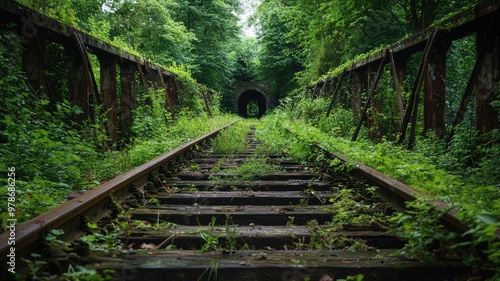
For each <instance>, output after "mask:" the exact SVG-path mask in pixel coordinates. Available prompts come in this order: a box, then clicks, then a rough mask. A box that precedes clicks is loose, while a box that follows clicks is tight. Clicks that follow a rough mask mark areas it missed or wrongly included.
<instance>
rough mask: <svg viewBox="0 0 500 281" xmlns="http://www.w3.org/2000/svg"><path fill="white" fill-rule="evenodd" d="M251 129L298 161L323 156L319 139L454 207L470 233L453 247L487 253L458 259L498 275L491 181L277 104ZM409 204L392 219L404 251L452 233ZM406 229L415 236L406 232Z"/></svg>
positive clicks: (495, 191)
mask: <svg viewBox="0 0 500 281" xmlns="http://www.w3.org/2000/svg"><path fill="white" fill-rule="evenodd" d="M285 128H288V129H289V130H290V131H291V133H290V132H287V131H286V129H285ZM255 135H256V137H257V139H259V140H260V141H262V142H264V143H266V144H267V145H269V146H271V147H273V148H275V149H280V150H282V151H283V152H286V153H289V154H291V155H293V156H294V157H296V158H297V159H298V160H300V161H310V162H315V161H322V160H324V156H323V155H322V154H321V153H318V151H317V150H316V149H315V148H314V146H315V144H321V145H323V146H324V147H326V148H327V149H328V150H329V151H334V152H340V153H343V154H345V155H347V156H348V157H349V159H350V161H359V162H361V163H364V164H366V165H368V166H371V167H373V168H375V169H377V170H379V171H381V172H383V173H385V174H387V175H389V176H392V177H394V178H396V179H398V180H401V181H403V182H405V183H406V184H408V185H411V186H413V187H415V188H417V189H419V190H421V191H423V192H425V193H427V194H430V195H432V196H435V197H437V198H438V199H441V200H443V201H445V202H446V203H448V204H450V205H451V206H453V207H455V208H458V209H459V210H460V213H459V216H460V218H461V219H462V220H463V221H464V222H465V223H467V224H468V225H469V227H470V230H469V231H468V232H467V233H466V234H471V235H472V236H473V237H474V238H473V241H472V242H467V243H462V244H460V245H457V246H455V247H458V246H465V247H469V246H479V245H481V246H482V247H483V249H484V250H483V252H484V254H485V255H486V256H487V261H484V260H483V261H481V260H479V259H477V258H476V257H468V258H466V259H465V260H464V262H467V263H469V264H476V265H479V266H480V267H482V268H487V269H490V270H491V269H492V270H494V271H495V273H496V277H498V276H500V271H499V270H498V269H497V268H499V265H500V242H499V241H498V238H497V236H498V232H499V231H500V230H499V229H500V222H499V221H500V220H499V219H500V189H499V188H498V187H496V186H495V185H492V184H484V183H481V182H478V181H476V180H475V179H476V178H477V177H470V178H466V177H463V176H461V175H458V174H453V173H451V172H449V171H446V170H444V169H440V168H438V166H437V165H436V164H435V163H433V161H432V158H431V157H428V156H426V155H425V154H424V153H419V152H409V151H407V150H406V149H404V148H402V147H398V146H395V145H394V144H392V143H390V142H382V143H378V144H376V143H372V142H369V141H365V140H362V141H358V142H351V141H349V140H346V139H345V138H342V137H339V136H336V135H334V134H331V133H330V134H328V133H325V132H323V131H321V130H319V129H317V128H315V127H313V126H311V125H308V124H306V123H304V122H302V121H300V120H294V121H292V120H290V117H288V115H287V114H286V113H285V112H283V111H280V110H277V111H276V112H275V114H274V115H272V116H268V117H267V118H265V120H264V122H262V123H261V124H259V126H257V129H256V132H255ZM296 136H298V137H296ZM332 164H338V163H334V162H332ZM348 165H351V166H352V164H348ZM485 176H486V175H485ZM409 209H410V210H411V212H410V213H408V214H404V215H403V214H401V215H399V216H396V217H395V218H394V219H393V220H394V222H395V223H396V224H399V225H400V228H399V229H397V230H396V231H399V232H400V233H402V234H403V235H409V236H408V237H409V238H410V239H411V241H410V244H409V245H407V247H406V248H405V249H404V253H405V254H412V255H413V256H416V257H419V256H420V257H422V256H423V255H424V253H423V252H424V251H425V250H426V249H425V248H426V246H425V245H428V244H429V243H433V242H435V241H440V242H443V243H444V242H445V241H444V240H450V239H452V238H453V237H445V236H446V235H444V234H443V233H444V232H443V231H442V229H441V228H440V227H439V224H438V218H439V216H440V214H436V213H435V212H432V211H429V207H428V205H427V204H426V202H423V201H417V203H413V205H412V206H409ZM434 230H435V231H434ZM412 233H413V234H414V235H415V236H413V237H412V236H411V235H412ZM417 236H418V237H417ZM423 245H424V246H423ZM496 277H494V278H496Z"/></svg>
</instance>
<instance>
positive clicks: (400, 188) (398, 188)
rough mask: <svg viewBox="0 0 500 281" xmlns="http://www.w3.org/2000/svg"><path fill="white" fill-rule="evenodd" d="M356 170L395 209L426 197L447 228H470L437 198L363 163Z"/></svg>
mask: <svg viewBox="0 0 500 281" xmlns="http://www.w3.org/2000/svg"><path fill="white" fill-rule="evenodd" d="M316 146H317V147H318V148H319V149H321V150H322V151H323V152H324V153H325V154H326V155H327V156H329V157H330V158H331V159H333V158H337V159H339V160H341V161H342V162H344V163H347V162H348V161H349V158H348V157H347V156H345V155H343V154H341V153H338V152H330V151H328V150H327V149H326V148H324V147H322V146H321V145H316ZM354 170H355V171H356V172H358V173H359V174H360V175H362V176H364V177H365V178H367V179H369V180H370V181H372V182H374V183H376V184H377V185H379V186H380V187H383V188H384V189H385V190H386V191H388V192H389V193H390V194H389V195H388V194H384V193H383V192H381V194H379V196H381V197H384V199H386V200H387V201H388V203H389V204H391V205H392V206H393V207H395V208H397V209H403V210H404V209H405V205H404V203H405V202H406V201H414V200H417V199H418V198H420V197H425V198H427V199H429V200H430V202H431V204H432V205H433V206H434V207H435V208H436V209H437V210H439V211H443V212H444V213H443V214H442V216H441V220H442V222H443V223H445V225H446V226H448V227H451V228H452V229H453V230H455V231H458V232H462V233H463V232H465V231H467V230H468V229H469V228H468V227H467V226H466V225H465V224H464V223H463V222H462V221H461V220H460V219H459V218H458V217H457V214H458V210H457V209H454V208H451V207H450V206H449V205H448V204H446V203H445V202H443V201H440V200H437V199H436V198H434V197H432V196H430V195H428V194H426V193H424V192H422V191H420V190H417V189H415V188H414V187H412V186H409V185H407V184H405V183H403V182H401V181H399V180H397V179H395V178H392V177H390V176H388V175H386V174H384V173H381V172H379V171H377V170H376V169H374V168H371V167H369V166H367V165H365V164H363V163H360V162H354Z"/></svg>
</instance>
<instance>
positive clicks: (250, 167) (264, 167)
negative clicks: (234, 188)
mask: <svg viewBox="0 0 500 281" xmlns="http://www.w3.org/2000/svg"><path fill="white" fill-rule="evenodd" d="M267 161H268V159H267V158H265V157H252V158H250V159H248V160H245V162H244V163H242V164H241V165H240V166H239V167H236V168H231V169H226V170H225V172H227V173H229V174H231V175H233V176H232V177H231V178H236V179H238V180H244V181H245V180H247V181H250V180H255V178H256V176H259V175H265V174H266V173H271V172H278V171H279V166H276V165H271V164H269V163H268V162H267Z"/></svg>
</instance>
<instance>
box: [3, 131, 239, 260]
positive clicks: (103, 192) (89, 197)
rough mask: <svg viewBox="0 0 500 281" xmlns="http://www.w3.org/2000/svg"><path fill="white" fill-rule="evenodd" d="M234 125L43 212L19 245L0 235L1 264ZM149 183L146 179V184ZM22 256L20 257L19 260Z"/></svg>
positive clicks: (19, 235) (21, 230) (22, 232)
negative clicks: (50, 231) (51, 231)
mask: <svg viewBox="0 0 500 281" xmlns="http://www.w3.org/2000/svg"><path fill="white" fill-rule="evenodd" d="M232 124H234V122H232V123H229V124H227V125H225V126H223V127H222V128H219V129H217V130H214V131H212V132H210V133H208V134H205V135H203V136H201V137H199V138H197V139H195V140H192V141H190V142H187V143H185V144H183V145H180V146H179V147H177V148H175V149H174V150H171V151H169V152H167V153H165V154H163V155H161V156H159V157H157V158H155V159H153V160H151V161H149V162H147V163H144V164H142V165H140V166H138V167H136V168H133V169H132V170H130V171H128V172H126V173H124V174H121V175H119V176H117V177H115V178H114V179H112V180H110V181H107V182H105V183H103V184H102V185H100V186H98V187H96V188H94V189H92V190H89V191H87V192H85V193H83V194H82V195H80V196H78V197H76V198H74V199H71V200H69V201H68V202H65V203H63V204H62V205H60V206H58V207H56V208H54V209H52V210H50V211H48V212H46V213H43V214H41V215H39V216H37V217H35V218H33V219H31V220H29V221H27V222H25V223H23V224H21V225H19V226H17V227H16V231H15V245H9V244H8V241H9V238H10V231H6V232H4V233H2V234H0V262H2V263H3V262H4V261H5V260H6V259H7V255H8V254H9V253H10V249H11V247H15V249H16V253H17V252H20V251H22V250H23V249H24V248H27V247H29V246H30V245H32V244H33V243H36V242H37V241H40V240H41V239H42V238H43V235H44V234H45V233H46V232H47V231H48V230H50V229H54V228H58V227H61V226H62V225H64V224H66V223H68V222H74V221H75V220H76V219H78V218H79V217H80V218H81V216H82V215H83V214H84V213H85V212H86V211H87V210H89V209H90V208H91V207H93V206H95V205H97V204H99V203H100V202H103V201H104V200H106V199H107V198H109V196H110V195H112V194H113V193H115V192H117V191H119V190H123V189H126V188H127V187H129V186H131V185H132V184H134V183H136V182H137V181H140V180H141V179H144V178H146V179H147V177H148V176H149V174H150V173H151V172H152V171H154V170H155V169H158V168H160V167H161V166H162V165H164V164H166V163H169V162H170V161H172V160H175V159H176V157H178V156H182V155H184V154H185V153H186V152H188V151H190V150H191V149H192V148H194V147H196V146H197V145H198V144H201V143H203V142H205V141H206V140H208V139H210V138H212V137H214V136H215V135H217V134H218V133H219V132H220V131H222V130H223V129H225V128H227V127H229V126H231V125H232ZM145 182H146V181H145V180H144V183H145ZM17 258H19V256H18V255H17V254H16V259H17Z"/></svg>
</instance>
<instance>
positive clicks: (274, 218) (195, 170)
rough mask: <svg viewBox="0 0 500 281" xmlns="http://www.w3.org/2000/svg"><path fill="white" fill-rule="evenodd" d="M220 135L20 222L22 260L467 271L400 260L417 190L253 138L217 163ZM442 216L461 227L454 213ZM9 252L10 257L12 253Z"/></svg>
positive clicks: (434, 274) (291, 272)
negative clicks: (400, 226) (399, 219)
mask: <svg viewBox="0 0 500 281" xmlns="http://www.w3.org/2000/svg"><path fill="white" fill-rule="evenodd" d="M218 133H219V131H215V132H213V133H210V134H207V135H206V136H204V137H201V138H200V139H197V140H195V141H192V142H190V143H188V144H186V145H183V146H181V147H179V148H178V149H176V150H175V151H173V152H170V153H168V154H166V155H164V156H162V157H159V158H157V159H155V160H153V161H152V162H149V163H146V164H144V165H143V166H141V167H138V168H136V169H134V170H132V171H130V172H128V173H126V174H124V175H122V176H120V177H118V178H116V179H114V180H112V181H110V182H108V183H106V184H104V185H103V186H101V187H98V188H96V189H94V190H91V191H89V192H87V193H85V194H83V195H81V196H78V197H76V198H74V199H72V200H71V201H69V202H68V203H66V204H64V205H62V206H61V207H59V208H57V209H56V210H53V211H51V212H49V213H46V214H44V215H42V216H40V217H38V218H35V219H33V220H32V221H30V222H28V223H26V224H24V225H22V226H21V227H20V229H19V230H18V232H17V237H16V239H17V242H18V243H17V245H22V247H20V248H19V250H18V256H21V255H24V256H26V257H27V256H29V253H34V252H37V253H40V254H42V257H43V260H44V261H47V262H48V264H41V265H39V269H40V270H41V271H42V270H43V271H45V272H51V273H56V274H63V273H68V272H70V273H74V272H76V271H78V270H79V268H80V266H84V267H85V268H87V269H95V270H98V271H99V272H101V273H102V275H108V276H109V277H111V278H112V279H113V280H239V281H244V280H301V281H302V280H322V281H327V280H341V279H346V278H353V279H350V280H459V279H460V278H462V277H463V276H466V275H467V274H468V273H469V271H470V269H469V268H466V267H464V266H463V264H462V262H461V260H460V259H458V258H456V257H441V258H438V259H436V260H435V261H434V262H432V263H423V262H420V261H418V260H414V259H407V258H403V257H400V256H398V255H396V253H397V252H398V250H400V249H401V248H402V247H403V246H404V244H405V240H404V238H402V237H400V236H398V235H397V234H394V233H392V232H390V231H388V229H389V225H388V222H387V219H386V217H387V216H389V215H391V214H392V213H393V212H395V209H398V208H399V207H401V202H403V201H405V200H411V199H410V198H405V197H410V196H412V194H411V193H413V192H414V191H413V190H411V189H408V187H406V186H404V185H402V184H400V183H398V182H396V181H394V180H392V179H390V178H387V177H385V176H383V175H382V176H381V175H378V174H377V173H376V171H373V170H370V169H368V168H366V167H364V166H362V165H360V166H358V168H357V169H356V171H354V172H349V173H348V172H346V171H336V172H335V171H333V170H329V171H325V170H324V169H321V168H318V167H308V166H304V165H301V164H299V163H297V162H295V161H294V160H293V159H290V158H289V157H288V156H287V155H284V154H270V153H266V152H265V151H266V149H265V148H263V146H262V145H261V144H260V143H259V142H258V141H257V140H255V138H254V136H253V130H249V131H248V135H247V142H248V149H247V151H246V152H244V153H240V154H216V153H214V152H213V151H212V150H211V147H210V146H209V145H208V144H207V142H208V141H209V140H210V139H211V138H213V137H215V136H216V135H217V134H218ZM330 156H332V157H341V158H342V157H343V156H340V155H330ZM365 168H366V169H365ZM262 171H264V172H262ZM374 183H376V184H377V185H379V186H380V187H379V188H378V189H375V188H372V185H373V184H374ZM380 197H383V198H386V199H388V200H389V201H385V200H382V199H380ZM438 205H439V204H438ZM444 219H445V223H447V224H449V225H451V226H452V227H454V228H463V226H461V225H460V222H459V221H457V220H456V219H455V218H454V217H453V215H448V218H446V217H445V218H444ZM51 229H60V230H61V231H59V232H54V231H52V232H51V231H50V230H51ZM462 230H463V229H462ZM62 232H64V234H61V233H62ZM47 235H49V237H51V239H49V240H47V239H46V237H47ZM44 237H45V238H44ZM6 238H7V237H6V234H5V233H4V234H2V236H0V240H1V241H6V240H4V239H6ZM42 241H43V242H42ZM68 243H69V244H68ZM68 245H70V248H71V250H70V251H67V250H66V251H63V248H66V247H67V246H68ZM1 246H2V248H0V252H1V253H2V258H3V257H5V256H6V254H7V253H8V247H6V245H4V242H2V245H1ZM33 263H34V262H31V264H33ZM108 269H109V270H112V271H106V270H108ZM2 274H3V276H7V277H8V273H5V272H3V273H2ZM356 278H363V279H356ZM2 280H4V279H2ZM5 280H7V279H5Z"/></svg>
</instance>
